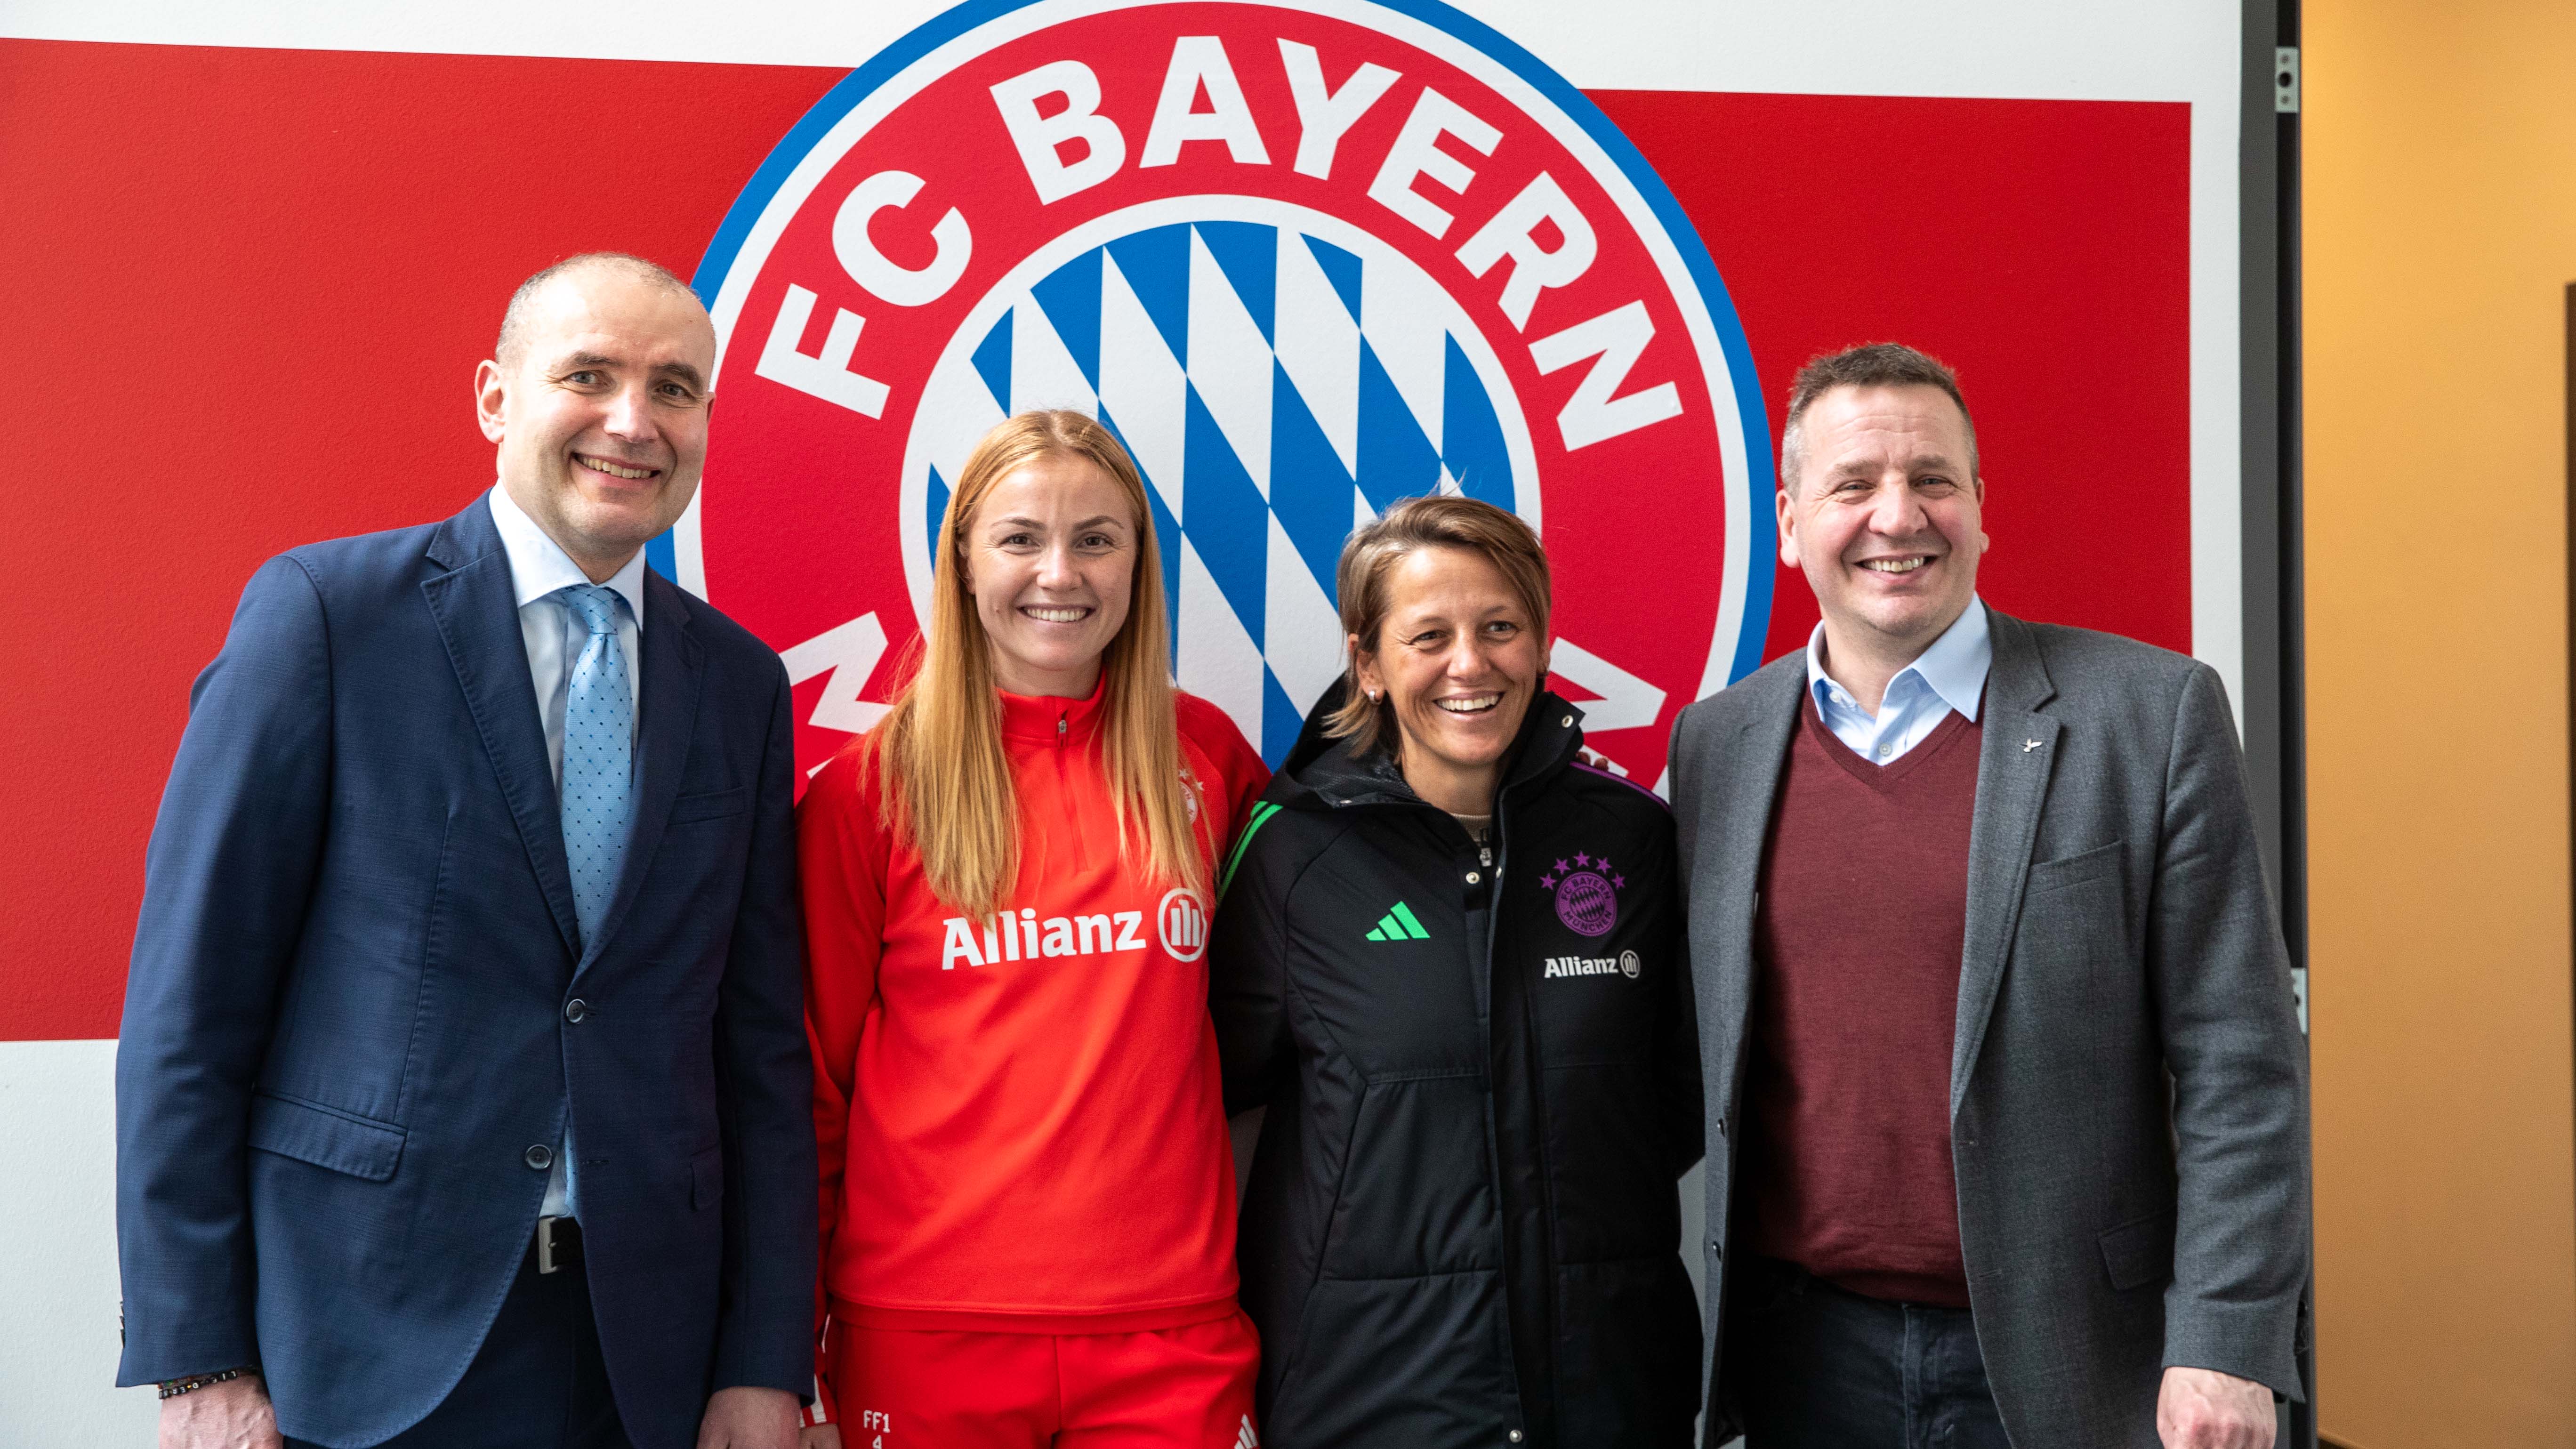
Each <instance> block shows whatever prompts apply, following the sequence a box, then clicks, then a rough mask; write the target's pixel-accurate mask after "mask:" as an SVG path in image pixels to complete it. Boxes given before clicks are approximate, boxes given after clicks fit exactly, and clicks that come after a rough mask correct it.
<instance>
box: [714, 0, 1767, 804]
mask: <svg viewBox="0 0 2576 1449" xmlns="http://www.w3.org/2000/svg"><path fill="white" fill-rule="evenodd" d="M696 285H697V288H698V291H699V293H700V294H701V295H702V296H704V297H706V298H707V299H708V302H709V304H710V307H711V309H712V311H713V312H714V314H715V320H716V328H717V334H718V337H719V339H720V342H721V347H722V352H721V355H720V358H719V361H718V365H717V376H718V394H719V396H720V397H721V398H722V399H723V402H722V405H721V406H720V407H719V408H718V409H717V412H716V418H717V422H716V429H715V436H714V441H713V445H712V447H711V450H710V454H709V458H708V462H707V470H706V479H705V483H704V485H703V486H702V487H701V489H700V492H699V495H698V500H697V502H696V503H695V504H694V505H693V506H692V507H691V509H690V511H689V513H688V515H687V516H686V517H685V518H683V519H682V521H681V523H680V525H679V527H678V528H677V529H675V530H674V532H673V535H672V538H671V541H670V550H669V553H668V555H667V558H668V562H669V565H670V567H671V570H672V572H674V573H675V574H676V575H677V577H678V579H679V581H680V582H681V583H682V584H684V585H686V586H687V587H689V588H691V589H693V590H695V591H697V592H698V593H699V594H701V595H702V596H704V597H706V598H707V599H708V600H710V601H711V602H713V603H714V604H716V605H717V606H718V607H719V608H722V609H723V610H725V611H726V612H727V613H728V614H730V615H732V616H733V617H734V618H735V619H737V620H740V621H741V622H742V623H744V624H745V625H746V626H748V627H750V628H751V629H752V630H754V631H755V632H757V633H758V634H760V635H761V636H762V637H763V638H765V639H767V640H769V641H770V642H771V643H772V644H773V645H775V646H777V647H778V648H779V650H780V652H781V653H782V654H783V655H784V656H785V657H786V660H787V663H788V669H789V673H790V675H791V676H792V677H793V678H794V679H796V681H797V682H798V683H799V684H800V685H807V684H808V682H809V681H817V680H819V681H820V683H819V686H809V687H808V688H806V689H803V690H800V693H799V699H800V702H803V704H802V707H803V708H805V709H806V711H807V718H806V719H805V720H804V722H803V723H802V724H801V725H800V729H799V735H798V755H799V758H800V761H801V763H802V764H803V765H804V766H805V767H807V768H811V767H813V766H814V765H817V764H819V763H820V762H821V761H822V760H823V759H825V758H828V756H829V755H830V754H831V752H832V751H834V750H836V749H838V748H839V747H840V745H841V744H842V743H843V742H845V741H846V739H847V738H848V735H849V733H850V732H851V731H855V730H860V729H864V728H866V727H867V726H868V725H869V724H871V723H873V722H874V720H875V719H876V718H877V716H878V715H879V714H880V713H881V712H882V710H883V701H884V700H885V699H886V698H887V697H888V696H889V694H890V693H891V691H892V690H893V688H894V687H896V685H897V684H898V682H899V681H898V680H897V679H896V678H895V677H894V676H895V674H896V668H895V664H896V661H897V659H898V658H899V657H900V655H901V653H902V650H903V646H904V645H905V644H906V643H907V642H908V641H909V640H910V639H911V638H912V637H913V636H914V635H915V633H916V632H917V631H918V630H919V629H920V627H921V626H922V624H923V623H924V622H925V621H926V620H927V618H928V616H929V598H930V582H931V559H932V545H933V540H934V538H935V536H936V534H937V532H938V529H939V524H940V519H941V516H942V513H943V511H944V510H945V508H946V507H947V501H948V495H949V490H950V487H951V485H952V483H953V482H954V480H955V479H956V478H957V476H958V473H959V470H960V469H961V467H962V466H963V464H964V463H965V461H966V457H967V454H968V453H969V451H970V450H971V449H972V448H973V446H974V444H975V441H976V439H977V438H979V437H980V436H981V435H982V434H983V433H984V432H985V431H986V430H987V429H988V428H990V427H991V426H992V425H993V424H995V423H997V422H1000V421H1001V420H1002V419H1003V418H1005V417H1007V416H1009V415H1010V414H1013V413H1017V412H1023V411H1026V410H1028V409H1031V408H1039V407H1063V408H1073V409H1077V410H1079V411H1081V412H1084V413H1087V414H1090V415H1092V416H1094V417H1097V418H1099V419H1100V420H1101V421H1102V422H1103V423H1104V424H1106V425H1107V426H1108V427H1109V428H1110V429H1111V430H1112V431H1113V432H1115V433H1116V434H1117V436H1118V437H1119V439H1120V440H1121V441H1122V442H1124V443H1125V444H1126V446H1127V449H1128V451H1129V452H1130V453H1132V454H1133V455H1134V457H1135V459H1136V462H1137V465H1138V467H1139V469H1140V470H1141V471H1142V472H1143V474H1144V476H1145V479H1146V482H1147V487H1148V493H1149V495H1150V497H1151V500H1152V505H1153V510H1154V525H1155V532H1156V536H1157V538H1158V540H1159V542H1160V546H1161V549H1162V556H1163V564H1164V578H1165V580H1166V582H1167V585H1168V590H1169V594H1168V597H1167V598H1166V599H1164V600H1163V601H1162V606H1163V607H1165V608H1166V609H1168V610H1170V612H1171V618H1172V623H1173V640H1174V646H1173V660H1172V666H1173V670H1174V673H1175V675H1176V676H1177V677H1178V679H1179V681H1180V684H1181V687H1182V688H1184V689H1187V690H1190V691H1191V692H1193V693H1195V694H1198V695H1200V696H1202V697H1204V698H1206V699H1209V700H1211V701H1213V702H1215V703H1216V704H1218V705H1219V706H1221V707H1223V708H1224V709H1225V710H1226V711H1228V713H1230V714H1231V715H1232V716H1233V718H1234V720H1235V722H1236V723H1237V724H1238V725H1239V726H1241V727H1242V729H1243V732H1244V734H1245V736H1246V737H1247V738H1249V739H1250V740H1251V741H1252V742H1253V744H1254V745H1255V746H1256V747H1257V748H1258V749H1259V750H1260V751H1261V753H1262V754H1263V755H1264V756H1265V757H1267V758H1268V759H1269V760H1271V761H1272V762H1273V763H1274V764H1275V763H1276V762H1278V761H1279V759H1280V758H1281V757H1282V756H1283V755H1284V754H1285V753H1286V752H1287V749H1288V747H1289V745H1290V743H1291V742H1293V741H1294V739H1295V738H1296V734H1297V728H1298V724H1299V721H1300V719H1301V718H1302V717H1303V715H1304V713H1305V711H1306V710H1307V708H1308V707H1309V706H1311V705H1312V704H1313V703H1314V702H1315V700H1316V698H1317V697H1318V696H1319V695H1321V694H1322V693H1323V691H1324V689H1325V688H1326V686H1327V685H1329V684H1330V683H1331V682H1332V680H1333V679H1334V678H1335V676H1336V674H1337V673H1338V670H1339V660H1340V647H1341V630H1340V627H1339V625H1338V623H1337V622H1336V616H1335V610H1334V579H1333V575H1334V564H1335V561H1336V559H1337V558H1338V557H1339V555H1340V551H1341V546H1342V541H1343V539H1344V538H1345V537H1346V536H1347V535H1348V534H1349V532H1350V530H1351V529H1352V528H1353V527H1354V526H1355V525H1356V524H1358V523H1362V522H1365V521H1367V520H1368V519H1369V518H1371V517H1373V516H1375V515H1376V514H1377V513H1379V512H1381V511H1383V510H1384V509H1385V508H1387V507H1388V506H1389V505H1390V504H1392V503H1394V502H1395V501H1396V500H1398V499H1400V498H1405V497H1410V496H1414V495H1419V494H1425V493H1433V492H1446V493H1462V494H1465V495H1467V496H1469V497H1473V498H1481V499H1485V500H1488V501H1490V502H1493V503H1496V504H1499V505H1501V506H1503V507H1505V508H1509V509H1512V510H1514V511H1516V512H1518V513H1519V514H1520V516H1521V517H1523V518H1525V519H1527V520H1528V521H1529V522H1530V524H1531V525H1532V526H1534V527H1536V528H1537V529H1539V530H1540V534H1541V537H1542V538H1543V539H1544V541H1545V543H1546V545H1547V550H1548V554H1549V557H1550V559H1551V561H1552V563H1553V567H1554V570H1555V590H1556V593H1555V619H1554V621H1553V632H1554V634H1555V640H1554V649H1555V653H1554V660H1553V663H1554V668H1555V678H1554V680H1553V681H1552V682H1553V684H1554V686H1555V687H1556V688H1557V689H1559V690H1560V691H1561V692H1563V693H1565V694H1566V695H1567V696H1568V697H1570V698H1574V699H1577V700H1580V701H1582V702H1583V704H1584V709H1585V712H1586V715H1587V726H1588V729H1589V732H1590V735H1591V738H1592V742H1593V744H1594V746H1595V747H1596V748H1597V749H1599V750H1601V751H1602V752H1603V753H1604V754H1605V755H1607V756H1608V757H1609V759H1610V760H1611V761H1612V762H1613V763H1614V765H1616V766H1617V767H1618V768H1620V769H1621V770H1622V771H1624V772H1625V773H1628V774H1630V775H1631V776H1633V777H1635V778H1637V779H1638V780H1639V781H1641V782H1653V781H1657V780H1659V779H1660V778H1661V777H1662V775H1663V773H1664V744H1665V737H1666V734H1667V732H1668V731H1669V729H1670V726H1671V722H1672V716H1673V714H1674V713H1675V712H1676V711H1677V710H1679V709H1680V708H1681V707H1682V706H1683V705H1685V704H1688V703H1689V702H1690V701H1691V700H1692V699H1694V698H1697V697H1699V696H1700V695H1702V694H1704V693H1707V692H1709V691H1711V690H1714V689H1716V688H1718V687H1720V686H1722V685H1724V684H1725V683H1727V682H1728V681H1729V680H1731V679H1733V678H1735V677H1737V676H1739V675H1741V674H1742V673H1744V672H1745V671H1746V670H1748V669H1750V668H1752V667H1753V666H1754V665H1755V664H1757V663H1759V651H1760V648H1761V643H1762V638H1763V632H1764V627H1765V625H1766V623H1767V618H1768V613H1769V581H1770V576H1771V574H1770V558H1769V554H1770V512H1769V507H1768V497H1769V493H1770V487H1771V485H1770V467H1769V462H1768V453H1769V441H1768V437H1767V432H1766V429H1765V426H1764V422H1763V412H1762V407H1761V402H1760V397H1759V390H1758V387H1757V385H1756V383H1755V380H1754V377H1753V370H1752V365H1751V360H1750V357H1749V354H1748V353H1747V352H1746V350H1745V346H1744V340H1743V335H1742V330H1741V328H1740V326H1739V325H1738V323H1737V321H1736V318H1735V314H1734V311H1733V309H1732V307H1731V306H1730V304H1729V303H1728V301H1727V298H1726V294H1725V290H1724V288H1723V286H1722V284H1721V283H1720V282H1719V280H1718V276H1717V271H1716V268H1715V267H1714V266H1713V265H1712V264H1711V262H1710V261H1709V258H1708V255H1707V252H1706V250H1705V248H1703V247H1702V246H1701V244H1700V242H1699V239H1698V237H1697V236H1696V234H1695V233H1693V232H1692V230H1691V229H1690V226H1689V223H1688V222H1687V221H1686V220H1685V219H1684V218H1683V216H1682V214H1681V211H1680V209H1679V208H1678V207H1677V206H1676V205H1675V204H1674V202H1673V199H1672V197H1671V195H1670V193H1669V192H1667V191H1666V189H1665V188H1664V186H1663V184H1662V183H1661V182H1660V181H1659V180H1658V179H1657V178H1656V177H1655V175H1654V174H1653V172H1652V171H1651V170H1649V169H1648V167H1647V166H1646V164H1645V162H1644V160H1643V159H1642V158H1641V157H1640V156H1639V155H1638V154H1637V152H1636V150H1635V148H1634V147H1633V146H1631V145H1630V144H1629V143H1628V141H1627V140H1626V138H1625V137H1623V136H1621V135H1620V134H1619V133H1618V131H1617V129H1616V128H1614V127H1613V126H1612V125H1611V124H1610V123H1609V121H1608V119H1607V118H1606V117H1604V116H1603V115H1602V114H1601V113H1600V111H1599V110H1598V109H1597V108H1595V107H1594V106H1593V105H1592V104H1591V103H1590V102H1589V101H1587V100H1585V99H1584V98H1583V96H1582V94H1581V93H1580V92H1578V91H1576V90H1575V89H1574V88H1573V87H1572V86H1570V85H1568V84H1567V83H1566V82H1565V81H1564V80H1563V79H1562V78H1561V77H1559V76H1557V75H1556V74H1555V73H1554V72H1552V71H1550V70H1548V69H1547V68H1546V67H1545V66H1543V65H1541V64H1540V63H1539V62H1538V61H1537V60H1535V59H1534V58H1532V57H1531V56H1530V55H1528V54H1527V53H1525V52H1524V51H1522V50H1521V49H1520V48H1519V47H1517V46H1515V45H1513V44H1512V43H1511V42H1509V41H1507V40H1505V39H1503V38H1502V37H1501V36H1499V35H1496V34H1495V33H1494V32H1493V31H1491V30H1489V29H1487V28H1486V27H1484V26H1483V25H1481V24H1479V23H1477V22H1476V21H1473V20H1471V19H1468V18H1467V17H1465V16H1463V15H1461V14H1459V13H1458V12H1456V11H1453V10H1450V9H1448V8H1446V7H1445V6H1441V5H1437V4H1432V3H1426V0H1393V3H1370V0H1280V3H1250V4H1236V3H1213V4H1212V3H1179V4H1167V3H1135V0H1028V3H980V4H970V5H966V6H962V7H960V8H958V9H956V10H953V11H950V12H948V13H947V14H945V15H943V16H942V17H941V18H939V19H938V20H936V21H933V22H932V23H930V24H929V25H927V26H925V27H923V28H922V29H921V30H919V31H916V32H914V33H913V34H912V35H910V36H908V37H906V38H905V39H904V40H903V41H901V42H899V43H898V44H896V45H895V46H893V47H892V48H890V49H889V50H887V51H886V52H885V53H883V54H882V55H880V56H878V57H877V58H876V59H875V60H874V61H872V62H870V63H869V64H868V65H867V66H866V67H864V68H862V69H861V70H859V71H857V72H855V73H854V74H852V75H851V76H850V77H849V79H848V80H846V81H844V82H843V83H842V84H841V85H840V86H839V87H837V88H836V89H834V90H833V91H832V93H831V94H830V95H828V96H826V97H824V99H823V100H822V101H821V102H820V103H819V104H818V105H817V106H816V107H815V108H814V110H813V111H812V112H811V113H810V114H808V115H807V116H806V117H805V118H804V120H803V121H801V122H800V123H799V124H798V125H797V127H796V128H795V130H794V131H792V132H791V133H790V134H789V135H788V136H787V138H786V139H785V140H784V141H782V142H781V143H780V144H779V147H778V149H777V150H776V151H775V152H774V153H773V154H772V155H771V156H770V158H769V160H768V161H767V163H766V164H764V165H763V166H762V168H761V170H760V172H759V174H758V175H756V176H755V177H754V178H753V179H752V182H751V184H750V185H749V186H748V187H747V188H746V189H745V190H744V192H743V194H742V196H741V198H740V199H739V200H738V201H737V202H736V203H735V205H734V207H733V210H732V212H731V214H730V215H729V216H728V217H727V218H726V220H725V224H724V227H723V229H722V231H721V232H720V233H719V234H718V235H717V237H716V239H715V242H714V244H713V245H712V246H711V247H710V248H709V250H708V253H707V256H706V259H705V262H704V264H703V265H702V266H701V268H700V270H699V273H698V276H697V278H696Z"/></svg>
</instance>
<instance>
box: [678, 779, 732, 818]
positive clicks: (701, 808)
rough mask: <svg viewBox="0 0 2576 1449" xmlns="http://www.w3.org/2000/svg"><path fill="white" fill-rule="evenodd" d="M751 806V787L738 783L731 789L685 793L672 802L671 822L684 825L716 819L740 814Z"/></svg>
mask: <svg viewBox="0 0 2576 1449" xmlns="http://www.w3.org/2000/svg"><path fill="white" fill-rule="evenodd" d="M750 808H751V787H750V786H749V785H736V786H734V787H733V788H732V789H730V790H707V791H703V792H701V793H699V794H696V795H683V796H681V797H680V798H679V799H677V800H674V801H672V802H671V823H672V824H674V825H683V824H686V823H687V822H689V821H692V820H715V819H720V818H722V817H723V816H727V815H739V814H741V813H742V812H744V811H745V810H748V809H750Z"/></svg>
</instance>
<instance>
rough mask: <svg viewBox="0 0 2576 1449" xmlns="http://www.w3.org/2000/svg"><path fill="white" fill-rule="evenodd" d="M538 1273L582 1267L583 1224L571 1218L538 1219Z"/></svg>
mask: <svg viewBox="0 0 2576 1449" xmlns="http://www.w3.org/2000/svg"><path fill="white" fill-rule="evenodd" d="M536 1254H537V1271H538V1272H540V1273H553V1272H558V1271H561V1270H562V1269H565V1268H578V1267H580V1266H581V1224H580V1223H578V1222H575V1221H574V1220H573V1219H571V1218H539V1219H537V1244H536Z"/></svg>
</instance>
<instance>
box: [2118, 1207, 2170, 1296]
mask: <svg viewBox="0 0 2576 1449" xmlns="http://www.w3.org/2000/svg"><path fill="white" fill-rule="evenodd" d="M2173 1254H2174V1210H2173V1209H2172V1208H2166V1209H2165V1210H2164V1211H2162V1212H2154V1213H2149V1214H2147V1215H2146V1216H2145V1217H2142V1218H2131V1219H2129V1220H2128V1221H2127V1222H2125V1223H2122V1224H2120V1225H2119V1226H2118V1227H2115V1228H2106V1229H2104V1230H2103V1233H2102V1266H2103V1268H2104V1269H2105V1270H2107V1271H2108V1272H2109V1273H2110V1275H2111V1286H2112V1287H2114V1288H2117V1289H2119V1290H2120V1291H2121V1292H2123V1293H2126V1292H2128V1291H2129V1290H2130V1289H2132V1288H2144V1287H2146V1286H2147V1285H2148V1284H2150V1283H2156V1284H2162V1283H2165V1282H2167V1281H2169V1280H2171V1279H2172V1277H2173Z"/></svg>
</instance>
